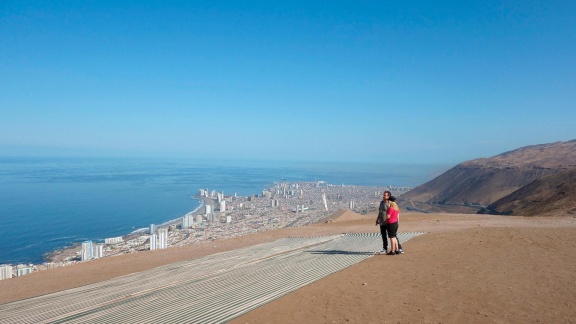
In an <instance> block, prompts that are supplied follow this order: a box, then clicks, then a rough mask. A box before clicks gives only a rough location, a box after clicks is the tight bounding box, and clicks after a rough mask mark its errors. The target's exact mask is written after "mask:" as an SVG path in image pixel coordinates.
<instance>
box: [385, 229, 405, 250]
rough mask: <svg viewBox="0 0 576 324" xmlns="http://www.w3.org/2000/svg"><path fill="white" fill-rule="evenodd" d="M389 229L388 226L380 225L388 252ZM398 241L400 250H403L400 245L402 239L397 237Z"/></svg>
mask: <svg viewBox="0 0 576 324" xmlns="http://www.w3.org/2000/svg"><path fill="white" fill-rule="evenodd" d="M387 229H388V224H384V225H380V234H382V243H383V246H384V250H388V236H386V230H387ZM396 240H398V249H400V250H402V244H400V239H398V236H396Z"/></svg>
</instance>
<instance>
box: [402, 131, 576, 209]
mask: <svg viewBox="0 0 576 324" xmlns="http://www.w3.org/2000/svg"><path fill="white" fill-rule="evenodd" d="M574 168H576V140H572V141H567V142H556V143H549V144H540V145H531V146H526V147H522V148H519V149H517V150H513V151H510V152H505V153H502V154H499V155H497V156H494V157H491V158H482V159H476V160H471V161H467V162H464V163H461V164H458V165H457V166H455V167H453V168H452V169H450V170H448V171H446V172H445V173H443V174H442V175H440V176H438V177H436V178H435V179H433V180H431V181H429V182H427V183H425V184H423V185H420V186H418V187H416V188H414V189H413V190H411V191H409V192H408V193H406V194H404V195H402V201H401V206H403V207H404V208H406V209H411V210H420V211H426V212H457V213H476V212H478V211H479V210H482V211H485V210H487V209H488V207H489V206H490V205H491V204H493V203H495V202H496V201H498V200H500V199H503V198H504V197H506V196H508V195H511V194H512V193H515V195H514V196H512V197H510V198H508V200H506V201H507V203H510V202H511V201H518V200H521V198H522V197H520V196H519V195H520V194H522V193H523V192H525V191H518V190H519V189H521V188H523V187H524V186H527V185H530V184H532V183H533V182H534V181H536V180H540V179H548V180H541V181H540V182H537V183H535V184H533V185H532V186H534V187H536V186H544V187H549V188H557V187H556V186H555V185H553V184H546V182H547V181H552V179H556V178H548V176H552V175H555V174H560V173H564V172H567V171H570V170H572V169H574ZM531 190H532V191H533V192H535V191H539V192H540V194H545V195H555V194H556V193H558V192H557V191H554V190H556V189H554V190H545V189H538V190H537V189H535V188H533V189H531ZM541 198H543V197H541ZM523 205H524V203H521V202H518V204H517V206H516V207H518V208H516V209H518V210H517V211H511V210H510V209H507V210H506V211H503V212H507V213H511V214H517V213H518V212H519V210H520V209H522V210H523V211H525V212H527V211H528V210H526V209H524V208H523V207H521V206H523ZM508 207H510V206H508ZM492 210H494V211H495V212H496V211H498V209H495V208H492Z"/></svg>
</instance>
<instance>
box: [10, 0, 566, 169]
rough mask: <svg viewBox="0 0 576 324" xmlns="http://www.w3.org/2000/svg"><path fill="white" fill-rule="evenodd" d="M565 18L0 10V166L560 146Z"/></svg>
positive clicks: (352, 4) (196, 6)
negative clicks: (58, 158)
mask: <svg viewBox="0 0 576 324" xmlns="http://www.w3.org/2000/svg"><path fill="white" fill-rule="evenodd" d="M117 2H119V3H117ZM574 17H576V2H574V1H553V2H550V3H547V2H544V1H502V2H500V1H382V0H379V1H145V0H141V1H1V2H0V40H1V41H0V156H10V155H50V156H52V155H63V156H111V157H114V156H118V157H124V156H132V157H185V158H237V159H267V160H327V161H383V162H406V163H414V162H418V163H436V162H441V163H459V162H462V161H465V160H469V159H474V158H480V157H489V156H493V155H496V154H499V153H502V152H505V151H509V150H512V149H516V148H519V147H522V146H526V145H533V144H541V143H549V142H555V141H566V140H571V139H576V126H575V125H576V117H575V116H576V114H574V112H575V111H576V109H575V108H576V55H575V53H576V19H574Z"/></svg>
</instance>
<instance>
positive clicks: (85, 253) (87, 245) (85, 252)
mask: <svg viewBox="0 0 576 324" xmlns="http://www.w3.org/2000/svg"><path fill="white" fill-rule="evenodd" d="M92 256H93V254H92V241H86V242H83V243H82V254H81V259H80V260H82V261H87V260H90V259H92Z"/></svg>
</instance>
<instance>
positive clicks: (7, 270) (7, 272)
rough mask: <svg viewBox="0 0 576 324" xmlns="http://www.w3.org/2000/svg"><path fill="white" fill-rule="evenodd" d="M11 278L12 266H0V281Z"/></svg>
mask: <svg viewBox="0 0 576 324" xmlns="http://www.w3.org/2000/svg"><path fill="white" fill-rule="evenodd" d="M10 278H12V266H11V265H3V266H0V280H3V279H10Z"/></svg>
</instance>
